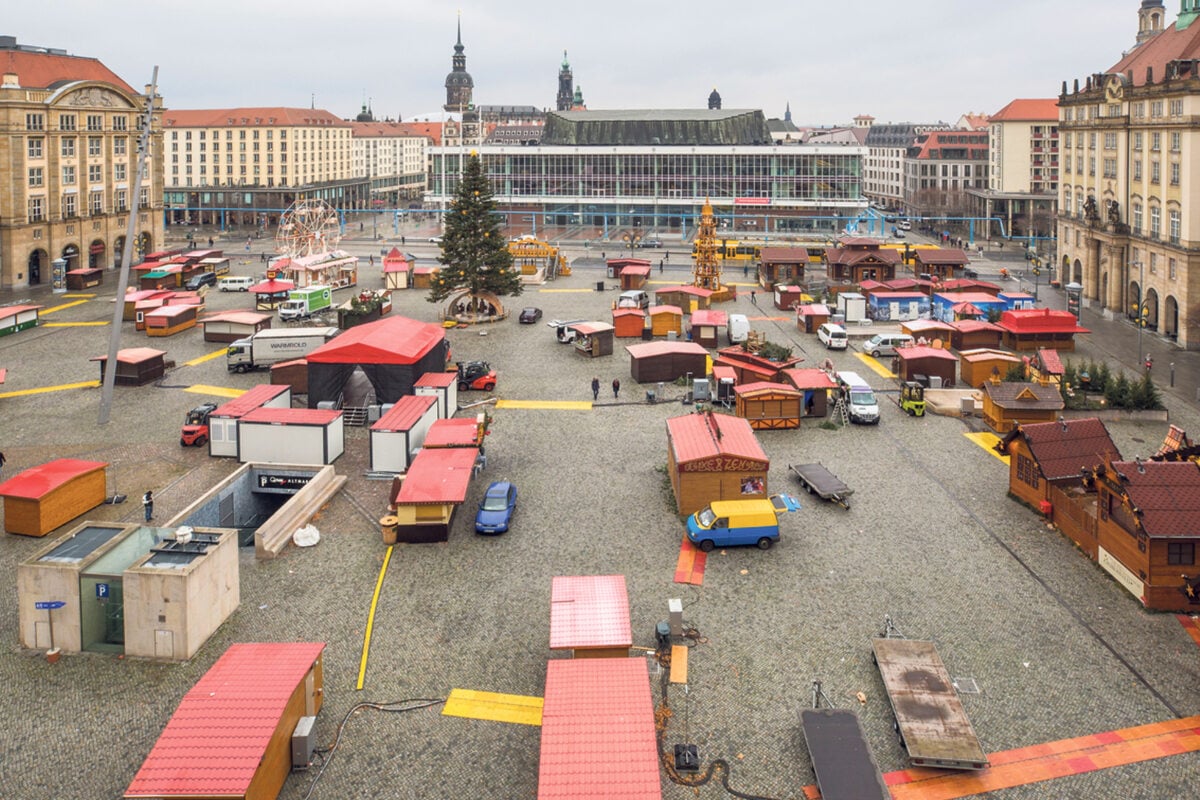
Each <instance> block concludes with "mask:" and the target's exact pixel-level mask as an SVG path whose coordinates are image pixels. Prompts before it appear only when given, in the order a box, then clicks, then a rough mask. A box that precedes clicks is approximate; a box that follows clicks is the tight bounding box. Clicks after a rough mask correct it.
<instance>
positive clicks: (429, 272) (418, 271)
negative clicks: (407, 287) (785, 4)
mask: <svg viewBox="0 0 1200 800" xmlns="http://www.w3.org/2000/svg"><path fill="white" fill-rule="evenodd" d="M440 271H441V267H433V266H430V267H413V271H412V273H413V288H414V289H431V288H433V280H434V278H436V277H437V274H438V272H440Z"/></svg>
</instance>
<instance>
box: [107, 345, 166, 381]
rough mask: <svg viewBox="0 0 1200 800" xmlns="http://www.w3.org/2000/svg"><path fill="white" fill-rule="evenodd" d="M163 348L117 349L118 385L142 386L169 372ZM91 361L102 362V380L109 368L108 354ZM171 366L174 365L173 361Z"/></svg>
mask: <svg viewBox="0 0 1200 800" xmlns="http://www.w3.org/2000/svg"><path fill="white" fill-rule="evenodd" d="M165 355H166V353H165V352H164V351H162V350H155V349H154V348H152V347H127V348H125V349H124V350H118V351H117V375H116V384H117V386H142V385H144V384H147V383H150V382H151V381H154V380H158V379H159V378H161V377H162V376H163V375H165V374H166V372H167V362H166V359H165V358H164V356H165ZM88 360H89V361H99V362H100V380H101V381H103V380H104V372H105V370H106V369H108V356H106V355H104V356H92V357H91V358H89V359H88ZM171 366H174V363H172V365H171Z"/></svg>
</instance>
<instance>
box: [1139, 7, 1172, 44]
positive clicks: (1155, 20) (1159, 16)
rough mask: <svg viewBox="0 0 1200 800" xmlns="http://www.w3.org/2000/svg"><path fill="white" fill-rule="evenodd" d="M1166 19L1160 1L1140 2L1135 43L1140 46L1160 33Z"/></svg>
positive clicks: (1164, 10)
mask: <svg viewBox="0 0 1200 800" xmlns="http://www.w3.org/2000/svg"><path fill="white" fill-rule="evenodd" d="M1166 17H1167V11H1166V9H1165V8H1163V2H1162V0H1142V7H1141V8H1139V9H1138V32H1137V43H1138V44H1142V43H1144V42H1146V41H1148V40H1150V39H1152V38H1153V37H1154V36H1155V34H1158V33H1161V32H1162V29H1163V23H1164V21H1165V20H1166Z"/></svg>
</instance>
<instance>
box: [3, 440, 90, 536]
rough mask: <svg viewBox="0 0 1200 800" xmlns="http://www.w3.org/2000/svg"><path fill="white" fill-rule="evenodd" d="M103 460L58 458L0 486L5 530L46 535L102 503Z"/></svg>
mask: <svg viewBox="0 0 1200 800" xmlns="http://www.w3.org/2000/svg"><path fill="white" fill-rule="evenodd" d="M107 467H108V463H107V462H104V461H81V460H79V459H75V458H60V459H57V460H55V461H49V462H47V463H45V464H41V465H40V466H36V467H30V468H29V469H27V470H25V471H24V472H20V473H17V474H16V475H14V476H13V477H11V478H9V479H8V480H6V481H4V483H0V497H3V498H4V529H5V530H6V531H8V532H9V533H20V534H23V535H25V536H45V535H46V534H47V533H49V532H50V531H52V530H54V529H55V528H58V527H59V526H61V525H64V524H66V523H68V522H70V521H71V520H73V519H75V518H76V517H78V516H79V515H81V514H83V513H85V512H87V511H90V510H91V509H93V508H95V507H96V506H98V505H100V504H102V503H103V502H104V498H105V496H106V494H105V493H106V491H107V481H106V473H105V471H104V470H105V468H107Z"/></svg>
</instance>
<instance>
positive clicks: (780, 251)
mask: <svg viewBox="0 0 1200 800" xmlns="http://www.w3.org/2000/svg"><path fill="white" fill-rule="evenodd" d="M758 255H759V260H760V261H762V262H763V263H764V264H768V263H770V264H807V263H808V248H805V247H764V248H762V249H760V250H759V251H758Z"/></svg>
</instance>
